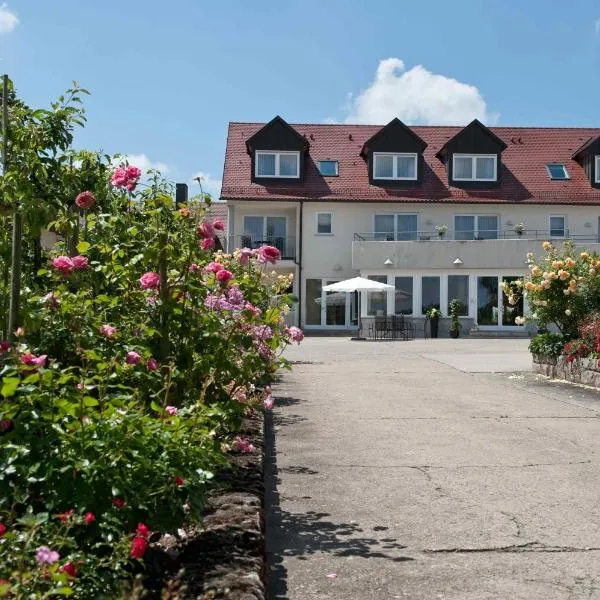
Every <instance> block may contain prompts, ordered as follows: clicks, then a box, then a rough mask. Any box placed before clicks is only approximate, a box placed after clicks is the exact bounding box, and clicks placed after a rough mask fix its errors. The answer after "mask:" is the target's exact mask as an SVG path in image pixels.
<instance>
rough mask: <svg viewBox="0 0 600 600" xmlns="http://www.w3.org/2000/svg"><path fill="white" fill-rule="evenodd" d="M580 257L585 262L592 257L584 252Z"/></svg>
mask: <svg viewBox="0 0 600 600" xmlns="http://www.w3.org/2000/svg"><path fill="white" fill-rule="evenodd" d="M579 256H581V258H582V259H583V260H588V259H589V257H590V255H589V254H588V253H587V252H582V253H581V254H580V255H579Z"/></svg>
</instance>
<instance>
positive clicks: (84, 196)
mask: <svg viewBox="0 0 600 600" xmlns="http://www.w3.org/2000/svg"><path fill="white" fill-rule="evenodd" d="M75 204H77V206H79V208H82V209H86V208H91V207H92V206H94V204H96V196H94V194H92V192H81V194H79V195H78V196H77V198H75Z"/></svg>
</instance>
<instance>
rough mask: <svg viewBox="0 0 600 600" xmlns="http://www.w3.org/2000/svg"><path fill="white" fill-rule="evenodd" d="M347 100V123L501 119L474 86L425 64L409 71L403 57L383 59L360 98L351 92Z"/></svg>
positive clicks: (445, 122) (454, 122)
mask: <svg viewBox="0 0 600 600" xmlns="http://www.w3.org/2000/svg"><path fill="white" fill-rule="evenodd" d="M347 102H348V109H347V110H348V116H347V118H346V120H345V122H346V123H370V124H380V123H387V122H389V121H391V120H392V119H393V118H394V117H398V118H399V119H400V120H401V121H403V122H405V123H409V124H411V123H423V124H434V125H463V124H466V123H469V122H470V121H472V120H473V119H479V120H480V121H483V122H488V123H492V122H495V121H496V120H497V115H493V114H490V113H489V112H488V109H487V105H486V103H485V100H484V99H483V97H482V95H481V93H480V92H479V90H478V89H477V88H476V87H475V86H474V85H469V84H467V83H462V82H460V81H457V80H456V79H452V78H451V77H446V76H445V75H437V74H435V73H431V72H430V71H428V70H427V69H426V68H425V67H423V66H422V65H417V66H415V67H412V69H409V70H408V71H406V70H405V66H404V62H403V61H401V60H400V59H399V58H386V59H385V60H382V61H380V62H379V65H378V67H377V71H376V73H375V78H374V80H373V82H372V83H371V85H370V86H369V87H368V88H367V89H365V90H362V91H361V92H360V93H359V94H358V95H357V96H356V97H352V96H351V95H349V96H348V98H347Z"/></svg>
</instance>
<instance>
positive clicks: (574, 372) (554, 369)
mask: <svg viewBox="0 0 600 600" xmlns="http://www.w3.org/2000/svg"><path fill="white" fill-rule="evenodd" d="M532 357H533V368H532V370H533V372H534V373H536V374H538V375H545V376H546V377H551V378H553V379H563V380H565V381H570V382H572V383H580V384H584V385H590V386H593V387H596V388H600V365H599V361H598V359H597V358H578V359H576V360H574V361H573V362H570V363H569V362H567V359H566V357H565V356H558V357H556V358H555V357H552V356H539V355H536V354H533V355H532Z"/></svg>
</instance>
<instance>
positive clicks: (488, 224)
mask: <svg viewBox="0 0 600 600" xmlns="http://www.w3.org/2000/svg"><path fill="white" fill-rule="evenodd" d="M477 237H478V238H479V239H483V240H497V239H498V217H497V216H496V215H481V216H479V217H478V218H477Z"/></svg>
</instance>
